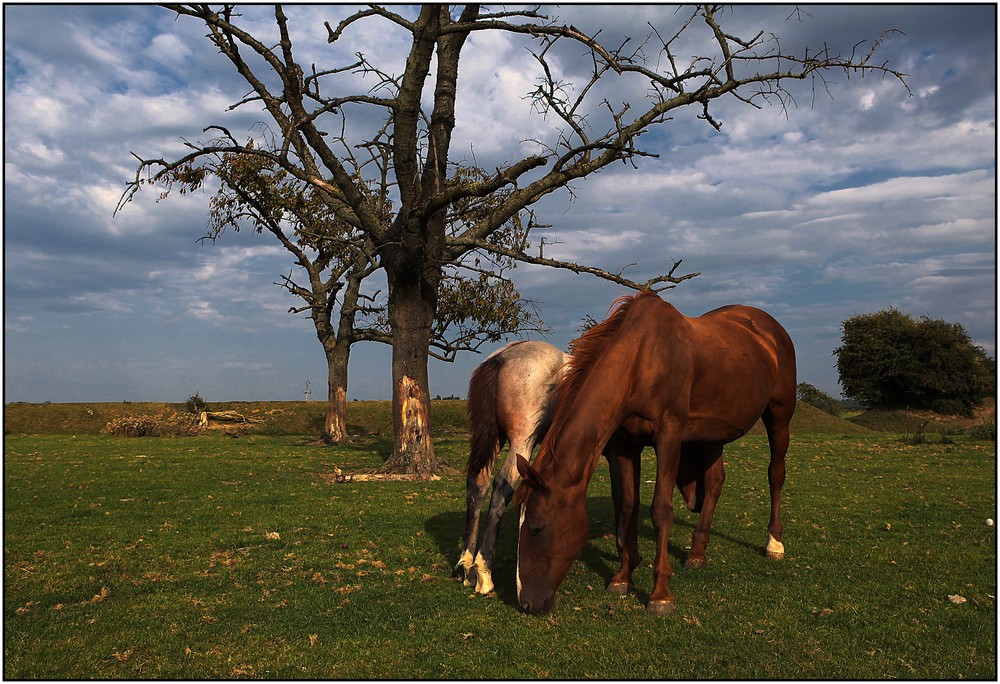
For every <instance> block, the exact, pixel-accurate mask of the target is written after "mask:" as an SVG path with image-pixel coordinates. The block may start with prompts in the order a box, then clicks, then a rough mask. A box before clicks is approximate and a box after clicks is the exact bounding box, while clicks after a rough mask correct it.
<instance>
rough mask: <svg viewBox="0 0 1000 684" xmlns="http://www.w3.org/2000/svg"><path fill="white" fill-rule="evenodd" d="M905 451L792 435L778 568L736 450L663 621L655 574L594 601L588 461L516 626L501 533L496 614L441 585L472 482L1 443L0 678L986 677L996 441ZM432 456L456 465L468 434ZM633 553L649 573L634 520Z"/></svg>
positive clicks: (187, 454)
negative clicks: (0, 600) (621, 593)
mask: <svg viewBox="0 0 1000 684" xmlns="http://www.w3.org/2000/svg"><path fill="white" fill-rule="evenodd" d="M373 415H374V414H373ZM898 437H899V436H898V435H878V434H865V435H849V436H837V435H826V434H801V435H798V436H796V437H795V438H794V441H793V446H792V450H791V452H790V454H789V458H788V481H787V483H786V486H785V497H784V507H783V518H784V523H785V546H786V552H787V553H786V558H785V560H783V561H769V560H767V559H765V558H764V557H763V556H762V554H761V547H762V542H763V541H764V536H765V529H764V527H765V523H766V519H767V508H768V494H767V482H766V462H767V456H766V454H767V447H766V440H765V439H764V438H763V437H762V436H758V435H750V436H748V437H746V438H744V439H743V440H741V441H740V442H738V443H737V444H735V445H732V446H731V447H730V448H729V449H727V455H726V469H727V480H726V485H725V489H724V492H723V497H722V500H721V501H720V504H719V509H718V512H717V514H716V518H715V525H714V533H713V536H712V541H711V543H710V545H709V549H708V556H709V566H708V568H705V569H703V570H698V571H695V570H685V569H684V568H683V559H684V555H685V551H684V549H685V548H686V546H687V545H688V544H689V543H690V537H691V532H692V529H693V524H694V520H695V518H694V516H693V514H689V513H687V512H686V510H683V507H682V506H680V505H679V503H678V506H679V508H681V511H680V512H679V513H678V516H677V523H676V525H675V528H674V529H675V533H674V535H673V537H672V540H671V548H670V554H671V562H672V563H673V566H674V570H675V575H674V579H673V581H672V589H673V591H674V594H675V597H676V599H677V612H676V613H675V614H674V615H673V616H671V617H669V618H655V617H653V616H650V615H648V614H646V612H645V611H644V609H643V607H642V602H643V600H644V599H645V597H646V593H647V592H648V591H649V590H650V589H651V585H652V577H651V570H650V567H649V563H648V562H647V563H645V564H644V565H643V567H642V568H640V569H639V570H638V571H637V572H636V577H635V579H636V583H637V587H638V592H637V594H636V595H630V596H626V597H616V596H611V595H608V594H606V593H605V592H604V589H603V587H604V584H605V583H606V581H607V580H608V579H609V578H610V576H611V574H612V573H613V571H614V569H615V568H616V567H617V561H616V554H615V550H614V540H613V537H612V522H611V521H612V520H613V511H612V508H611V501H610V491H609V484H608V477H607V467H606V465H605V464H604V462H603V461H602V462H601V464H600V465H599V467H598V469H597V471H596V474H595V477H594V480H593V482H592V484H591V487H590V491H589V495H588V512H589V516H590V520H591V532H590V541H589V542H588V544H587V546H586V548H585V549H584V552H583V554H582V555H581V557H580V559H579V560H578V561H577V562H576V563H575V564H574V566H573V569H572V571H571V573H570V576H569V578H568V579H567V581H566V582H565V583H564V584H563V586H562V587H561V588H560V590H559V593H558V598H557V602H556V608H555V610H554V612H553V613H552V614H551V615H549V616H546V617H534V616H526V615H523V614H521V613H520V612H519V611H518V609H517V607H516V601H515V593H514V578H513V572H514V541H515V540H514V536H515V535H514V525H515V522H516V521H515V520H514V516H513V515H508V516H507V517H506V519H505V521H504V528H503V530H502V532H501V543H500V547H499V550H498V556H497V570H496V578H495V579H496V582H497V594H496V595H495V596H492V597H488V598H484V597H477V596H474V595H473V594H472V592H471V591H470V590H469V589H468V588H466V587H463V586H462V584H461V582H460V581H458V580H455V579H453V578H452V577H451V567H452V565H453V564H454V563H455V560H456V559H457V555H458V552H459V550H460V548H459V545H460V539H461V534H462V525H463V517H464V486H465V483H464V477H462V476H453V477H446V478H443V479H441V480H438V481H431V482H419V483H413V482H409V483H408V482H380V483H350V484H331V483H329V482H328V481H327V480H326V479H324V477H323V475H324V474H328V473H330V472H331V471H332V470H333V467H334V466H339V467H341V468H343V469H345V470H348V469H351V468H370V467H374V466H377V465H379V464H380V463H381V461H382V459H383V458H384V457H385V455H386V449H387V448H388V447H387V436H386V435H382V436H378V435H375V436H370V437H365V438H359V439H358V440H356V442H355V443H354V444H352V445H350V446H346V447H338V448H329V447H322V446H317V445H314V444H310V443H309V440H308V439H306V438H302V437H292V436H283V435H253V436H248V437H243V438H241V439H236V440H234V439H229V438H226V437H223V436H216V435H211V436H202V437H193V438H144V439H116V438H109V437H99V436H77V437H73V436H71V435H39V436H8V437H7V438H6V444H5V466H4V475H5V477H4V523H5V524H4V571H5V587H4V598H5V601H4V625H5V652H4V676H5V677H6V678H13V679H17V678H43V679H64V678H71V679H93V678H99V679H103V678H107V679H119V678H126V679H136V678H161V679H202V678H242V677H248V678H249V677H256V678H269V679H275V678H296V679H302V678H307V679H324V678H350V679H363V678H399V679H409V678H449V679H484V678H485V679H489V678H505V679H508V678H513V679H520V678H570V679H575V678H612V679H618V678H640V679H673V678H683V679H689V678H725V679H761V678H794V679H810V678H823V679H871V678H880V679H881V678H915V679H956V678H973V679H993V678H995V676H996V627H997V624H996V598H995V597H996V536H995V529H996V528H995V527H988V526H987V525H986V524H985V522H984V521H985V520H986V519H987V518H996V517H997V516H996V498H995V494H996V480H995V472H996V460H995V445H994V444H993V443H991V442H976V441H972V440H967V439H964V438H960V439H957V440H956V443H955V444H951V445H941V444H924V445H909V444H905V443H902V442H900V441H899V439H898ZM388 443H389V445H390V446H391V439H390V440H388ZM437 445H438V450H439V452H440V454H441V455H442V456H443V457H444V458H445V460H447V461H449V462H450V463H452V464H453V465H456V466H461V465H463V464H464V461H465V457H466V453H467V452H466V449H467V445H466V442H465V437H464V435H462V434H460V433H456V434H451V435H441V436H440V437H439V438H438V440H437ZM652 458H653V457H652V454H651V452H649V451H647V453H646V454H645V455H644V473H643V481H644V482H645V480H651V479H652V472H653V468H652ZM651 493H652V484H651V483H645V484H643V489H642V500H643V506H644V508H646V507H647V506H648V503H649V501H650V500H651ZM678 502H679V498H678ZM275 534H276V535H277V536H275ZM640 550H641V552H642V554H643V556H644V557H645V558H646V559H647V560H648V561H651V560H652V558H653V554H654V551H653V545H652V526H651V523H650V522H649V520H648V516H646V515H644V516H643V524H642V528H641V532H640ZM949 595H961V596H962V597H964V598H966V599H967V601H966V602H965V603H962V604H960V605H956V604H954V603H952V602H951V601H950V600H949Z"/></svg>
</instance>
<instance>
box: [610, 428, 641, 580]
mask: <svg viewBox="0 0 1000 684" xmlns="http://www.w3.org/2000/svg"><path fill="white" fill-rule="evenodd" d="M641 453H642V447H639V448H634V447H628V446H626V445H623V444H620V443H619V444H612V443H610V442H609V443H608V445H607V446H606V447H605V449H604V455H605V457H606V458H607V459H608V468H609V471H610V473H611V499H612V501H613V502H614V506H615V544H616V546H617V547H618V557H619V558H620V560H621V566H620V567H619V569H618V572H616V573H615V575H614V577H612V578H611V581H610V582H609V583H608V591H610V592H611V593H614V594H625V593H627V592H629V591H631V590H632V589H634V588H635V586H634V585H633V584H632V572H633V571H634V570H635V569H636V568H637V567H639V564H640V563H642V557H641V556H640V555H639V468H640V462H639V458H640V454H641Z"/></svg>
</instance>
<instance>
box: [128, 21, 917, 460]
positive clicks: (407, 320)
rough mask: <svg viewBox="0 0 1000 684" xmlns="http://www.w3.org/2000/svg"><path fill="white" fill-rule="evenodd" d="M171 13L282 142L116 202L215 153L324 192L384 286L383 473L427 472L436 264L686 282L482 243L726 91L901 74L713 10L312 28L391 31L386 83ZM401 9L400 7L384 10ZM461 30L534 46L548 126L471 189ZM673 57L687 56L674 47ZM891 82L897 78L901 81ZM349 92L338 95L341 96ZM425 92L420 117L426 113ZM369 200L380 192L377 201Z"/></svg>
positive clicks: (287, 42)
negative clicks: (619, 34) (454, 159)
mask: <svg viewBox="0 0 1000 684" xmlns="http://www.w3.org/2000/svg"><path fill="white" fill-rule="evenodd" d="M166 7H168V8H169V9H171V10H172V11H174V12H176V13H177V14H178V15H180V16H188V17H193V18H195V19H198V20H200V21H201V22H203V23H204V25H205V26H206V27H207V29H208V31H209V35H208V37H209V39H210V40H211V41H212V42H213V44H214V45H215V46H216V47H217V48H218V49H219V50H220V51H221V52H222V54H223V55H225V56H226V57H227V58H228V59H229V60H230V62H231V63H232V64H233V66H234V67H235V68H236V70H237V72H238V73H239V74H240V76H241V77H242V78H243V79H245V80H246V82H247V83H248V84H249V86H250V88H251V92H250V94H249V95H248V96H247V97H246V98H245V99H244V100H242V101H241V102H238V103H236V104H235V105H233V107H240V106H244V105H247V104H249V103H254V104H255V105H261V106H263V108H264V110H265V111H266V113H267V116H268V117H269V118H270V120H271V121H272V122H273V125H274V126H275V127H276V130H277V131H279V133H278V136H279V138H280V144H279V145H277V146H276V148H275V150H273V151H265V150H261V149H258V148H255V149H247V148H246V146H244V145H241V144H240V143H239V142H238V141H237V140H236V139H235V138H233V136H231V135H229V134H228V132H225V131H221V132H222V133H223V135H222V136H221V137H220V138H218V139H216V140H213V141H210V142H207V143H204V144H201V143H198V144H194V143H191V148H192V149H191V151H190V152H189V153H188V154H186V155H185V156H183V157H182V158H180V159H175V160H171V161H167V160H164V159H140V166H139V168H138V170H137V173H136V177H135V180H134V181H133V182H132V184H131V187H130V188H129V190H127V191H126V193H125V195H124V197H123V201H127V200H128V199H129V198H130V197H131V196H132V194H133V193H134V192H135V191H136V190H138V189H139V188H140V187H141V185H143V184H144V183H146V182H149V181H155V180H156V179H157V178H158V177H160V176H162V174H164V173H168V172H169V171H170V170H171V169H176V168H178V167H179V166H183V165H190V164H192V163H195V162H197V160H199V159H200V158H202V157H204V156H205V155H208V154H213V153H218V152H224V153H235V154H245V155H251V156H253V155H257V156H264V157H266V158H267V159H269V160H270V161H271V162H273V163H275V164H276V165H277V166H279V167H280V168H282V169H284V170H285V171H287V172H288V173H289V174H291V175H292V176H294V177H296V178H297V179H299V180H300V181H302V182H303V183H306V184H308V185H309V186H311V187H313V188H315V189H316V190H317V192H319V193H321V194H322V197H323V200H324V202H325V203H326V207H327V209H328V210H329V211H330V212H331V213H332V214H334V215H335V216H336V217H337V218H338V220H341V221H343V222H345V223H346V224H347V225H350V226H351V227H352V228H354V229H356V230H357V231H359V232H360V233H362V234H363V235H364V236H365V238H366V239H368V240H370V241H371V243H372V245H373V246H374V247H375V250H376V251H377V253H378V255H379V258H380V259H381V264H382V266H383V268H384V269H385V273H386V278H387V282H388V302H387V305H388V309H387V317H388V324H389V327H390V329H391V333H392V347H393V361H392V378H393V414H394V433H395V446H394V452H393V455H392V457H391V458H390V459H389V461H388V462H387V464H386V468H387V469H390V470H396V471H405V472H411V473H416V474H431V473H433V472H434V471H435V470H436V469H437V458H436V455H435V453H434V449H433V445H432V444H431V440H430V415H429V401H428V397H429V393H428V387H427V358H428V353H429V352H428V348H429V343H430V339H431V330H432V327H433V325H434V321H435V316H436V314H437V313H438V303H439V302H438V293H439V292H440V288H439V285H440V283H441V279H442V277H443V275H444V273H445V270H446V268H447V267H448V265H449V264H454V263H456V261H457V260H459V259H461V258H462V257H463V256H464V255H466V254H467V253H468V252H470V251H472V250H480V251H481V252H483V253H490V254H494V255H500V256H506V257H509V258H513V259H517V260H519V261H523V262H528V263H535V264H542V265H546V266H553V267H557V268H570V269H572V270H575V271H578V272H587V273H592V274H594V275H597V276H600V277H603V278H606V279H609V280H611V281H613V282H618V283H621V284H623V285H626V286H629V287H633V288H636V289H663V288H665V287H670V286H673V285H674V284H676V283H678V282H680V281H681V280H683V279H685V278H686V277H689V276H675V275H674V272H675V271H676V268H677V264H676V263H675V264H674V266H673V267H672V268H671V269H670V270H669V272H667V273H665V274H663V275H660V276H657V277H655V278H652V279H649V280H647V281H645V282H634V281H632V280H630V279H628V278H626V277H625V276H624V275H623V273H614V272H609V271H603V270H601V269H598V268H594V267H589V266H586V265H582V264H576V263H570V262H565V261H560V260H558V259H552V258H549V257H545V256H543V255H542V254H538V255H535V254H534V251H533V250H529V249H528V246H529V245H528V244H527V242H523V243H522V244H520V245H510V244H502V243H499V244H498V241H496V240H491V236H492V235H494V233H496V231H498V230H499V229H500V228H501V227H502V226H503V225H505V224H506V223H507V222H508V221H509V220H510V219H511V217H513V216H515V215H517V214H519V213H521V212H527V213H528V215H529V217H530V218H529V220H528V225H529V226H532V225H534V219H533V217H531V213H530V208H531V207H532V205H534V204H535V203H536V202H538V201H539V200H540V199H542V198H543V197H545V196H546V195H548V194H549V193H552V192H554V191H556V190H559V189H561V188H566V187H567V186H569V184H570V183H572V182H573V181H574V180H577V179H580V178H584V177H586V176H589V175H590V174H592V173H595V172H597V171H599V170H600V169H602V168H605V167H607V166H608V165H610V164H612V163H615V162H619V161H621V162H626V163H632V164H635V163H636V161H637V160H638V158H640V157H642V156H648V154H649V153H648V152H646V151H644V150H643V149H642V148H641V147H640V146H639V142H640V139H641V136H642V135H643V134H644V133H645V132H647V131H648V130H649V129H650V128H651V127H653V126H655V125H657V124H662V123H664V122H666V121H668V120H669V119H670V116H671V113H672V112H674V111H675V110H678V109H680V108H684V107H694V108H696V110H700V114H699V116H700V118H702V119H704V120H705V121H706V122H707V123H708V124H710V125H711V126H713V127H715V128H719V126H720V125H721V124H720V123H719V122H718V121H717V120H716V119H715V118H714V116H713V115H712V113H711V111H710V104H711V103H712V102H713V101H714V100H717V99H718V98H721V97H724V96H732V97H735V98H737V99H738V100H740V101H742V102H744V103H746V104H747V105H750V106H754V107H760V106H762V105H763V104H768V103H770V104H777V105H779V106H785V105H786V104H787V103H788V102H789V101H790V97H791V95H790V93H789V92H788V91H787V90H786V88H785V86H784V83H785V82H787V81H790V80H802V79H810V78H812V79H815V82H816V83H818V84H820V86H821V87H825V86H826V82H825V81H824V80H823V78H824V74H826V73H829V72H831V71H835V72H836V71H839V72H842V73H845V74H847V75H848V76H851V75H861V76H866V75H877V76H890V77H893V78H896V79H898V80H899V81H900V82H904V74H901V73H899V72H897V71H894V70H892V69H890V68H889V67H888V66H887V65H886V64H884V63H879V62H877V61H875V57H874V54H875V50H876V48H877V46H878V43H879V42H880V40H882V38H883V37H884V35H883V36H879V37H878V38H877V39H876V40H874V41H872V42H870V43H859V44H857V45H856V46H855V47H854V48H853V50H851V51H850V52H849V53H847V54H840V53H836V52H834V51H833V50H831V49H830V48H827V47H823V48H821V49H819V50H806V51H805V52H803V53H801V54H792V53H790V52H786V51H785V50H784V49H783V48H782V45H781V43H780V42H779V41H778V39H777V38H776V37H775V36H774V34H772V33H768V32H764V31H760V32H759V33H757V34H756V35H754V36H751V37H740V36H737V35H733V34H731V33H729V32H727V31H726V30H725V29H724V28H723V27H722V24H721V20H720V16H721V14H722V12H721V10H720V8H719V7H717V6H714V5H698V6H690V7H685V8H684V9H683V10H682V11H685V12H688V14H687V15H674V22H675V25H674V26H673V27H671V29H670V30H669V31H668V30H664V29H662V28H656V27H652V26H650V27H648V28H647V29H644V30H643V33H646V34H647V37H646V39H645V40H643V41H640V42H638V43H637V42H635V41H632V40H629V39H624V40H623V41H621V42H620V43H619V44H617V45H615V44H609V45H604V44H602V42H601V41H599V40H598V35H593V36H591V35H587V34H585V33H584V32H582V31H580V30H578V29H576V28H574V27H573V26H572V25H569V24H566V23H562V22H560V21H559V20H558V19H555V18H550V17H547V16H545V15H543V14H542V13H541V12H540V11H539V10H538V9H515V10H501V11H491V10H488V9H485V8H482V7H480V6H479V5H465V6H463V7H461V8H460V10H458V9H456V10H455V14H453V13H452V11H451V9H450V8H449V7H448V6H446V5H436V4H435V5H422V6H420V7H419V13H418V14H417V15H416V16H415V17H414V16H412V15H406V14H405V13H404V12H405V10H404V9H403V8H401V7H400V8H396V7H382V6H378V5H373V6H369V7H367V8H365V9H360V10H358V11H356V12H354V13H353V14H351V15H350V16H348V17H347V18H345V19H343V20H342V21H340V22H339V23H338V25H337V26H336V28H334V27H333V26H331V25H330V24H329V23H327V24H326V29H327V31H328V36H329V37H328V40H329V42H330V43H331V44H333V43H336V42H337V41H338V40H340V39H341V37H342V36H343V35H344V33H345V32H346V31H348V30H350V29H351V27H352V26H354V25H355V24H358V23H359V22H367V21H381V22H385V24H386V27H387V28H393V29H394V30H399V31H402V32H404V33H405V34H406V35H407V37H408V39H409V45H410V49H409V54H408V55H407V58H406V63H405V68H404V69H403V72H402V73H401V74H398V75H396V74H390V73H389V72H388V71H385V70H382V69H380V67H379V66H378V65H377V64H375V63H374V62H372V61H371V60H370V59H369V58H368V57H367V56H365V55H364V54H361V53H358V54H357V59H356V60H355V61H353V62H351V63H345V64H339V65H333V66H330V67H327V68H323V69H317V68H316V67H315V65H305V66H304V65H302V64H300V63H299V62H298V61H297V60H296V57H295V50H294V46H293V45H292V39H291V36H290V33H289V29H288V19H287V17H286V15H285V13H284V11H283V10H282V8H281V7H280V6H275V7H274V26H275V31H276V36H277V37H276V39H272V38H266V37H262V36H255V35H253V34H252V33H250V32H249V31H248V30H247V29H246V28H244V27H243V26H244V24H243V22H242V19H241V17H240V16H239V14H238V13H237V12H236V10H235V8H234V7H233V6H225V7H221V8H219V9H212V8H210V7H209V6H207V5H166ZM397 10H398V11H397ZM476 31H501V32H504V33H507V34H511V35H518V36H523V39H524V40H525V41H526V42H527V43H528V44H530V45H532V46H534V48H533V54H534V56H535V58H536V60H537V62H538V65H539V69H540V71H541V77H540V80H539V82H538V83H539V84H538V87H537V88H536V90H535V91H534V92H533V93H532V94H531V95H532V97H533V98H534V101H535V104H536V107H537V109H538V110H539V111H540V112H541V113H542V114H544V115H545V116H547V117H549V118H550V119H552V120H554V121H557V122H559V124H560V127H559V128H558V129H557V130H556V131H555V132H554V133H553V136H552V138H551V139H548V140H537V141H536V143H537V145H536V151H535V152H533V153H532V154H529V155H527V156H524V157H523V158H521V159H517V160H511V161H510V162H509V163H507V164H504V165H502V166H501V167H499V168H496V169H495V171H493V172H490V173H488V174H485V176H483V177H482V178H478V179H469V178H462V177H460V176H458V175H456V174H454V173H452V175H449V170H451V169H453V168H454V167H453V165H451V164H450V163H449V159H450V155H451V154H452V133H453V131H454V128H455V112H456V97H457V93H458V87H459V63H460V60H461V57H462V51H463V47H464V46H465V43H466V40H467V39H468V37H469V36H470V35H471V34H472V33H473V32H476ZM698 32H701V35H702V39H701V42H700V43H699V44H700V45H703V46H704V53H703V54H700V55H697V56H695V57H692V58H684V57H683V56H682V53H681V52H680V51H679V46H680V44H681V42H682V37H687V36H688V35H689V34H696V33H698ZM564 47H567V48H571V49H572V50H575V51H576V53H575V54H577V55H578V58H580V57H582V58H583V59H585V60H586V64H587V65H588V68H587V70H586V72H585V73H584V75H583V77H582V78H580V79H578V80H577V81H576V82H574V83H571V82H569V81H568V80H567V79H564V78H563V76H562V75H561V74H559V73H557V71H556V69H555V67H554V65H553V63H552V59H551V58H550V57H551V55H553V54H555V53H556V52H559V51H561V50H562V49H563V48H564ZM683 54H688V53H687V52H685V53H683ZM359 75H360V76H364V77H365V78H366V79H367V82H369V83H371V84H372V87H370V88H365V89H364V90H363V91H361V92H351V91H349V90H345V87H346V85H349V84H347V80H348V77H352V78H353V77H355V76H359ZM609 80H610V81H613V82H615V83H616V84H617V83H618V82H619V80H621V86H622V88H621V89H622V90H627V85H628V84H629V83H631V82H633V81H638V82H639V83H641V84H642V85H643V86H644V87H645V90H646V97H645V99H643V100H641V101H636V102H623V103H615V102H612V101H611V99H609V98H606V97H603V96H602V95H601V92H602V89H601V88H600V87H599V86H600V85H601V84H602V83H603V82H606V81H609ZM904 86H905V82H904ZM345 92H346V93H347V94H344V93H345ZM425 95H429V101H430V103H431V104H430V109H429V111H427V110H426V109H425V108H424V106H423V103H424V102H425V101H427V100H426V98H425ZM348 113H351V115H352V116H359V117H360V116H364V117H367V120H373V119H377V120H380V121H383V122H384V124H383V125H382V126H381V127H379V128H377V130H375V131H374V133H372V134H370V135H368V136H367V139H363V140H348V134H347V130H348V129H347V127H346V126H345V125H344V122H345V121H346V120H347V116H348ZM359 176H360V177H363V178H366V179H372V180H375V181H376V182H377V183H380V184H381V187H382V188H383V189H384V190H385V191H386V192H389V193H391V194H392V196H393V197H394V198H395V202H394V204H395V208H394V211H393V213H392V217H391V220H386V218H385V217H384V216H383V215H381V214H380V212H379V210H378V205H377V203H376V202H373V199H372V194H371V193H366V192H364V191H362V189H361V188H360V186H359V185H358V183H357V182H356V181H357V178H358V177H359ZM499 192H503V193H504V194H503V197H502V200H501V201H497V202H494V203H493V204H492V205H491V206H490V208H489V210H487V211H483V212H482V214H481V216H479V217H478V219H477V220H475V221H472V222H470V223H468V224H467V225H465V226H464V227H463V228H462V230H460V231H458V232H451V233H449V230H448V213H449V211H450V210H451V208H452V207H454V206H455V205H456V203H459V202H468V203H475V202H476V201H478V200H481V199H484V198H488V197H491V196H495V195H496V193H499ZM374 196H375V197H379V196H380V194H379V193H378V192H376V193H375V194H374Z"/></svg>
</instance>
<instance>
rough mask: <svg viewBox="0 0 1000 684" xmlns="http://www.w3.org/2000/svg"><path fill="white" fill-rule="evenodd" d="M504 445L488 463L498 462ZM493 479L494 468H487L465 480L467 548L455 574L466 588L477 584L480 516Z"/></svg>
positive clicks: (495, 447) (471, 474)
mask: <svg viewBox="0 0 1000 684" xmlns="http://www.w3.org/2000/svg"><path fill="white" fill-rule="evenodd" d="M502 446H503V445H502V443H500V442H497V444H496V445H495V446H494V447H493V449H494V452H493V457H492V458H490V459H489V460H488V461H486V462H487V463H490V464H493V463H495V462H496V456H497V454H498V453H499V452H500V448H501V447H502ZM491 477H493V468H492V466H491V465H489V466H486V467H485V468H483V469H482V470H480V471H479V472H478V473H472V472H470V473H469V474H468V475H467V476H466V480H465V548H464V549H463V550H462V555H461V556H459V558H458V563H457V564H456V565H455V574H459V575H461V576H462V578H463V583H464V584H465V586H469V585H471V584H475V583H476V581H477V579H476V569H475V557H476V540H477V539H478V537H479V514H480V512H481V511H482V509H483V502H484V501H486V492H487V491H489V488H490V478H491Z"/></svg>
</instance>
